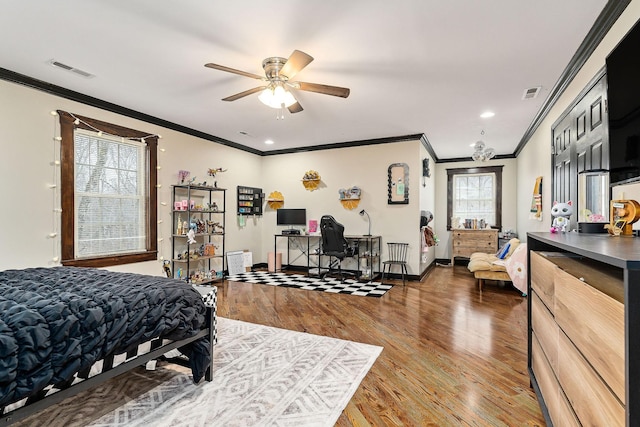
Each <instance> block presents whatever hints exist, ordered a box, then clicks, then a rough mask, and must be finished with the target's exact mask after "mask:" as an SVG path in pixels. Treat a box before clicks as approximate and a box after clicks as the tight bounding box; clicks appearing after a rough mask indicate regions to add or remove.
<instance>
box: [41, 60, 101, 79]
mask: <svg viewBox="0 0 640 427" xmlns="http://www.w3.org/2000/svg"><path fill="white" fill-rule="evenodd" d="M49 64H51V65H53V66H54V67H56V68H60V69H62V70H66V71H69V72H71V73H75V74H77V75H79V76H82V77H86V78H88V79H89V78H91V77H95V75H93V74H91V73H87V72H86V71H83V70H81V69H79V68H75V67H72V66H71V65H67V64H63V63H62V62H58V61H56V60H55V59H52V60H51V61H49Z"/></svg>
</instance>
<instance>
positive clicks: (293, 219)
mask: <svg viewBox="0 0 640 427" xmlns="http://www.w3.org/2000/svg"><path fill="white" fill-rule="evenodd" d="M276 224H277V225H283V226H285V227H295V226H302V227H304V226H306V225H307V210H306V209H284V208H281V209H278V210H277V211H276Z"/></svg>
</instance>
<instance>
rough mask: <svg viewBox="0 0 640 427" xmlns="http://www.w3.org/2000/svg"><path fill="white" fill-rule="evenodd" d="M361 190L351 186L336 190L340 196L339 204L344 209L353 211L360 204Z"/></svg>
mask: <svg viewBox="0 0 640 427" xmlns="http://www.w3.org/2000/svg"><path fill="white" fill-rule="evenodd" d="M361 193H362V190H361V189H360V187H356V186H353V187H351V188H347V189H346V190H345V189H344V188H341V189H339V190H338V194H339V195H340V203H341V204H342V206H343V207H344V208H345V209H355V208H357V207H358V204H360V194H361Z"/></svg>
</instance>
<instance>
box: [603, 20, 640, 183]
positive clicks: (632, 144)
mask: <svg viewBox="0 0 640 427" xmlns="http://www.w3.org/2000/svg"><path fill="white" fill-rule="evenodd" d="M639 22H640V21H639ZM639 50H640V24H639V23H638V22H636V24H635V26H634V27H633V28H632V29H631V30H630V31H629V32H628V33H627V35H626V36H625V37H624V38H623V39H622V40H621V41H620V43H618V45H617V46H616V47H615V49H613V51H611V53H610V54H609V56H608V57H607V60H606V63H607V98H608V100H607V105H608V112H609V182H610V185H620V184H626V183H629V182H634V181H638V180H640V54H638V51H639Z"/></svg>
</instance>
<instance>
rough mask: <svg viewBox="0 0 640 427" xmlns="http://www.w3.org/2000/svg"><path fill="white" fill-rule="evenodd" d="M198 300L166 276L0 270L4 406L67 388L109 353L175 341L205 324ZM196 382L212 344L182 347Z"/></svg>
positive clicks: (0, 403)
mask: <svg viewBox="0 0 640 427" xmlns="http://www.w3.org/2000/svg"><path fill="white" fill-rule="evenodd" d="M205 312H206V309H205V306H204V304H203V302H202V297H201V295H200V294H199V293H198V292H197V291H196V290H195V289H193V288H192V287H191V286H190V285H188V284H186V283H184V282H181V281H178V280H173V279H167V278H164V277H155V276H145V275H140V274H131V273H115V272H110V271H106V270H100V269H93V268H78V267H53V268H30V269H25V270H7V271H2V272H0V407H2V406H4V405H7V404H9V403H11V402H15V401H18V400H20V399H22V398H25V397H29V396H31V395H33V394H35V393H37V392H38V391H39V390H41V389H42V388H44V387H46V386H47V385H49V384H64V383H65V382H67V381H68V380H69V379H71V378H72V377H73V375H74V373H76V372H78V371H80V370H82V369H84V368H88V367H90V366H91V365H93V364H94V363H95V362H96V361H98V360H100V359H103V358H104V357H105V356H107V355H110V354H119V353H123V352H125V351H127V350H130V349H132V348H135V347H136V346H137V345H138V344H140V343H142V342H145V341H149V340H150V339H152V338H156V337H163V338H167V339H172V340H178V339H182V338H187V337H189V336H193V335H195V334H196V333H197V332H199V331H200V330H201V329H203V328H206V327H207V325H205ZM184 351H185V353H190V355H191V356H192V357H191V358H190V359H191V360H192V361H199V362H198V363H197V366H193V363H192V368H193V374H194V380H195V381H196V382H198V381H199V380H200V378H201V377H202V375H204V371H205V370H206V368H207V367H208V364H209V360H210V355H209V343H208V340H207V339H201V340H198V341H196V342H194V343H193V344H192V345H190V346H189V348H186V349H184Z"/></svg>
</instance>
